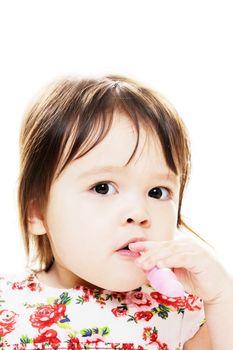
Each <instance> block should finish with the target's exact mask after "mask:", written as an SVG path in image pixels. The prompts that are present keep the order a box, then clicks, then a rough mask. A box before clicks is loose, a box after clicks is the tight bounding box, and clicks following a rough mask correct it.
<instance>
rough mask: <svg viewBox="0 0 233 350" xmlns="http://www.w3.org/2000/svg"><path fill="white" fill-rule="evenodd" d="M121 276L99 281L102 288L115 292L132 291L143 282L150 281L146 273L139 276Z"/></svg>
mask: <svg viewBox="0 0 233 350" xmlns="http://www.w3.org/2000/svg"><path fill="white" fill-rule="evenodd" d="M125 277H126V276H122V275H121V276H119V278H117V277H116V278H114V279H113V278H112V276H111V278H109V279H108V280H105V281H101V283H99V286H100V288H103V289H106V290H110V291H114V292H130V291H132V290H134V289H137V288H139V287H141V286H142V285H143V284H145V283H148V280H147V278H146V276H145V274H144V273H141V274H139V275H138V276H132V275H131V276H129V277H128V278H125Z"/></svg>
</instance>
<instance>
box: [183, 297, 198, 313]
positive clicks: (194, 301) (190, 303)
mask: <svg viewBox="0 0 233 350" xmlns="http://www.w3.org/2000/svg"><path fill="white" fill-rule="evenodd" d="M185 307H186V308H187V309H188V310H190V311H195V310H201V308H202V306H201V301H200V298H199V297H197V296H195V295H192V294H189V295H188V296H187V297H186V304H185Z"/></svg>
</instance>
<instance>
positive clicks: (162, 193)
mask: <svg viewBox="0 0 233 350" xmlns="http://www.w3.org/2000/svg"><path fill="white" fill-rule="evenodd" d="M148 194H149V196H150V197H153V198H156V199H161V200H166V199H169V198H170V197H171V190H169V189H168V188H166V187H154V188H152V189H151V190H150V191H149V193H148Z"/></svg>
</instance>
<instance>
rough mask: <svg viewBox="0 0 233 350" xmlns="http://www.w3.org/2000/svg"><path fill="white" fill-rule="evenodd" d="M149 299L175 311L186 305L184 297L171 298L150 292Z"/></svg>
mask: <svg viewBox="0 0 233 350" xmlns="http://www.w3.org/2000/svg"><path fill="white" fill-rule="evenodd" d="M151 297H152V298H153V299H154V300H156V301H157V303H158V304H162V305H167V306H172V307H173V308H174V309H175V310H179V309H181V308H183V307H185V305H186V297H179V298H171V297H167V296H166V295H163V294H160V293H158V292H152V293H151Z"/></svg>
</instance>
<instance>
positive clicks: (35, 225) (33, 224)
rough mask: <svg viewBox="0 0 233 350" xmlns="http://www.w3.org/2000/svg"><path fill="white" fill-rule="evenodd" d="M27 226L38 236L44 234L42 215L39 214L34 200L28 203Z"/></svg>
mask: <svg viewBox="0 0 233 350" xmlns="http://www.w3.org/2000/svg"><path fill="white" fill-rule="evenodd" d="M28 228H29V231H30V233H31V234H33V235H38V236H40V235H44V234H46V228H45V225H44V220H43V216H42V215H41V213H40V211H39V209H38V207H37V205H36V201H35V200H32V201H31V202H30V205H29V209H28Z"/></svg>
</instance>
